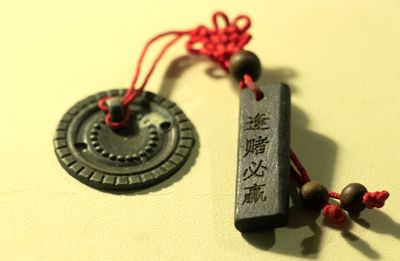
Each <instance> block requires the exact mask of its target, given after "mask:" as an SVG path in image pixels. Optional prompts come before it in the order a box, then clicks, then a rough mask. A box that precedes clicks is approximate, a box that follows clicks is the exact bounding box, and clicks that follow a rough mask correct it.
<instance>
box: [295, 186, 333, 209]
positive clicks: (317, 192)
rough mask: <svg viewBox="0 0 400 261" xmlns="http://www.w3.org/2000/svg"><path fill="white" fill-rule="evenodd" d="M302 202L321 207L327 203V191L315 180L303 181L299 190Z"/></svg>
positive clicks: (312, 206)
mask: <svg viewBox="0 0 400 261" xmlns="http://www.w3.org/2000/svg"><path fill="white" fill-rule="evenodd" d="M300 196H301V199H302V200H303V202H304V204H306V205H307V206H309V207H311V208H321V207H322V206H323V205H324V204H326V203H328V199H329V193H328V190H327V189H326V187H325V186H324V185H322V184H321V183H319V182H316V181H310V182H307V183H305V184H304V185H303V186H302V187H301V190H300Z"/></svg>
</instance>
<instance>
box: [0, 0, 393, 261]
mask: <svg viewBox="0 0 400 261" xmlns="http://www.w3.org/2000/svg"><path fill="white" fill-rule="evenodd" d="M217 9H222V10H224V11H226V12H227V13H228V15H230V17H234V16H236V15H238V14H242V13H245V14H248V15H250V16H251V18H252V21H253V26H252V28H251V30H250V32H251V33H252V34H253V39H252V41H251V42H250V43H249V45H248V46H247V48H248V49H250V50H252V51H254V52H256V53H257V54H258V56H259V57H260V59H261V61H262V63H263V68H264V71H263V76H262V79H261V80H260V81H259V83H260V84H262V83H267V82H276V81H283V82H287V83H289V84H290V85H291V87H292V92H293V93H292V101H293V106H292V147H293V149H294V150H295V151H297V153H298V155H299V157H300V158H301V160H302V161H303V163H304V164H305V166H306V167H307V169H308V170H309V172H310V173H311V176H312V178H313V179H315V180H319V181H321V182H323V183H324V184H325V185H326V186H327V187H328V188H329V189H331V190H334V191H341V189H342V188H343V187H344V186H345V185H347V184H348V183H351V182H360V183H362V184H364V185H366V186H367V187H368V188H369V189H370V190H372V191H375V190H381V189H387V190H389V191H390V192H391V194H392V195H391V197H390V198H389V200H388V202H387V204H386V206H385V207H384V208H383V209H382V210H379V211H378V210H366V211H364V212H363V213H362V215H361V218H362V219H361V220H360V221H358V222H355V221H351V220H350V219H349V218H348V222H347V223H346V224H345V225H344V226H343V227H341V228H338V227H331V226H328V225H326V224H325V223H324V222H323V218H322V216H321V215H320V216H318V215H315V214H313V213H311V212H309V211H308V210H305V209H303V207H302V206H301V205H299V204H297V205H296V204H295V205H294V206H293V207H291V209H290V224H289V227H285V228H279V229H276V230H275V231H270V232H266V233H261V234H257V235H247V236H243V235H241V234H240V233H239V232H238V231H236V230H235V229H234V227H233V207H234V193H235V177H236V153H237V135H238V108H239V101H238V92H239V91H238V87H237V85H236V84H234V83H233V82H232V81H231V80H230V79H229V77H222V78H220V79H214V78H211V77H210V76H209V75H207V74H206V70H208V69H209V68H210V67H212V66H213V65H212V63H211V62H209V61H207V60H205V59H194V58H191V57H186V56H185V55H186V53H185V50H184V45H183V43H184V41H181V42H179V43H178V44H177V45H176V46H175V47H174V48H173V49H171V50H170V51H169V52H168V54H167V55H166V56H165V57H164V58H163V60H162V62H161V63H160V65H159V67H158V68H157V69H156V72H155V74H154V76H153V77H152V78H151V80H150V82H149V85H148V90H150V91H153V92H156V93H160V94H161V95H164V96H167V97H169V98H170V99H171V100H173V101H174V102H176V103H177V104H178V105H179V106H180V107H181V108H182V109H183V110H184V112H185V113H186V114H187V115H188V117H189V118H190V119H191V121H192V122H193V124H194V125H195V127H196V131H197V133H198V137H199V140H198V143H197V146H196V148H195V150H194V151H193V153H192V156H191V158H190V159H189V161H188V162H187V164H186V165H185V166H184V168H183V169H182V170H181V171H180V172H179V173H177V174H176V175H175V176H173V177H172V178H171V179H169V180H167V181H166V182H164V183H162V184H159V185H157V186H155V187H152V188H149V189H146V190H144V191H141V192H138V193H133V194H127V195H113V194H109V193H104V192H99V191H96V190H94V189H91V188H89V187H87V186H85V185H83V184H81V183H80V182H78V181H76V180H75V179H73V178H72V177H70V176H69V175H68V174H67V173H66V172H65V171H64V170H63V169H62V168H61V166H60V165H59V163H58V162H57V159H56V157H55V154H54V151H53V144H52V138H53V135H54V131H55V127H56V125H57V122H58V121H59V119H60V117H61V116H62V115H63V113H64V112H65V111H66V110H67V109H68V108H69V107H70V106H72V105H73V104H74V103H75V102H77V101H79V100H80V99H83V98H84V97H86V96H88V95H91V94H93V93H96V92H99V91H103V90H108V89H111V88H115V87H124V86H128V85H129V82H130V80H131V77H132V73H133V69H134V64H135V62H136V60H137V58H138V55H139V52H140V50H141V48H142V47H143V45H144V43H145V41H146V40H148V39H149V38H150V37H151V36H153V35H155V34H156V33H159V32H163V31H166V30H169V29H187V28H194V27H195V26H197V25H198V24H206V25H207V26H211V22H210V17H211V14H212V12H214V11H215V10H217ZM399 14H400V1H398V0H393V1H375V0H362V1H361V0H359V1H348V0H346V1H344V0H343V1H342V0H335V1H333V0H332V1H320V0H307V1H283V0H280V1H197V2H195V1H172V0H170V1H151V0H146V1H132V0H130V1H128V0H127V1H119V0H118V1H117V0H116V1H76V0H73V1H49V0H38V1H6V0H1V1H0V37H1V38H0V88H1V92H0V97H1V101H0V121H1V128H0V134H1V135H0V166H1V167H0V179H1V185H0V259H1V260H299V259H303V258H310V259H321V260H350V259H351V260H364V259H368V258H372V259H375V258H380V259H382V260H395V259H396V254H397V253H398V251H399V249H400V248H399V246H400V245H399V238H400V225H399V222H400V210H399V202H400V201H399V199H400V191H399V182H398V180H399V169H400V160H399V148H400V135H399V128H400V15H399ZM156 50H158V48H157V47H155V48H154V49H152V51H153V52H152V53H153V54H154V52H155V51H156ZM150 57H151V56H149V58H150ZM177 59H178V60H179V61H184V64H186V65H187V66H184V67H183V68H181V69H179V68H178V69H179V70H176V68H175V67H176V66H175V65H176V62H175V63H174V61H177ZM186 62H187V63H186ZM174 64H175V65H174ZM169 71H173V72H174V73H172V74H169V73H168V72H169ZM296 200H297V199H296V197H294V201H296ZM397 255H398V254H397Z"/></svg>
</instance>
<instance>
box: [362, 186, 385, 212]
mask: <svg viewBox="0 0 400 261" xmlns="http://www.w3.org/2000/svg"><path fill="white" fill-rule="evenodd" d="M389 196H390V194H389V192H387V191H385V190H383V191H376V192H367V193H365V194H364V196H363V204H364V205H365V207H367V208H381V207H383V205H385V200H386V199H387V198H388V197H389Z"/></svg>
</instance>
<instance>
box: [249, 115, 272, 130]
mask: <svg viewBox="0 0 400 261" xmlns="http://www.w3.org/2000/svg"><path fill="white" fill-rule="evenodd" d="M248 118H249V121H248V122H245V124H246V128H245V130H267V129H269V127H268V125H267V120H269V118H268V117H267V116H265V113H262V114H260V113H257V114H256V116H254V117H252V116H249V117H248Z"/></svg>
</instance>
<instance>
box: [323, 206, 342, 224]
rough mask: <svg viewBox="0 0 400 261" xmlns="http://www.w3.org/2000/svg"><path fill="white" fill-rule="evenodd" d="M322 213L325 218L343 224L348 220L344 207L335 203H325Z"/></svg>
mask: <svg viewBox="0 0 400 261" xmlns="http://www.w3.org/2000/svg"><path fill="white" fill-rule="evenodd" d="M322 214H324V216H325V218H326V219H327V220H328V221H329V222H332V223H335V224H342V223H344V221H345V220H346V216H345V214H344V211H343V209H342V208H341V207H340V206H337V205H333V204H325V205H324V206H323V207H322Z"/></svg>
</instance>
